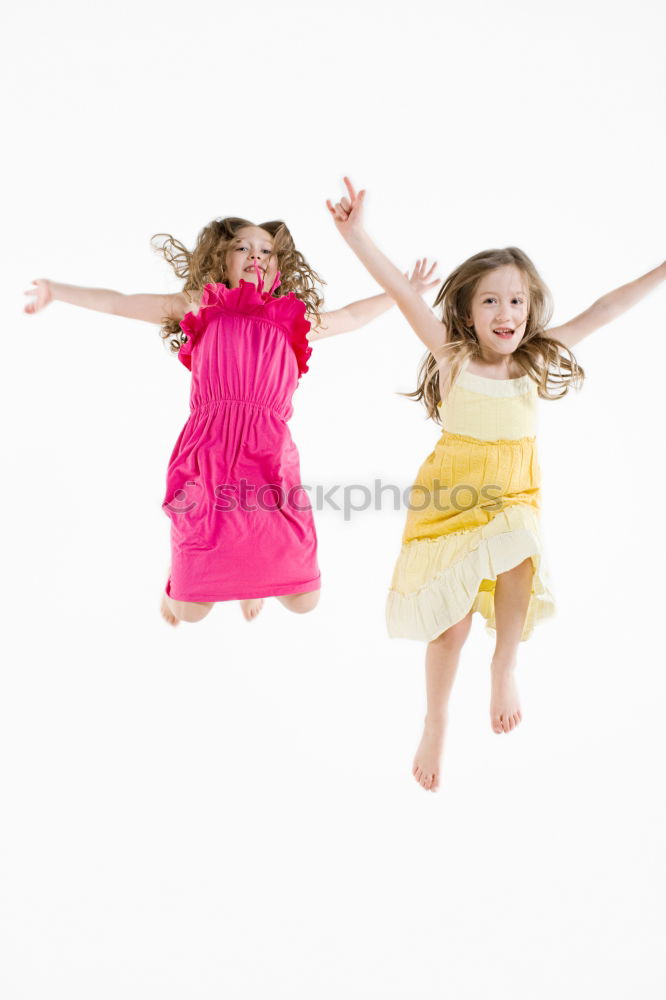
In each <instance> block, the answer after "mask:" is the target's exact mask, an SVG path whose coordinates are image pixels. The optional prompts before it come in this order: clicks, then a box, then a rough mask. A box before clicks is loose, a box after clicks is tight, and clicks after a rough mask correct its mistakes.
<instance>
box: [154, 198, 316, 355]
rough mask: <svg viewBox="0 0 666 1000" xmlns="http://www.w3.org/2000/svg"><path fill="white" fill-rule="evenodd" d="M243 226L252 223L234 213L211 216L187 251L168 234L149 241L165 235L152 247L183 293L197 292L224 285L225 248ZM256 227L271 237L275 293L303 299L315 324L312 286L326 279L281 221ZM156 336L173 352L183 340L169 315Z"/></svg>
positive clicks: (183, 336) (226, 248)
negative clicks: (276, 282)
mask: <svg viewBox="0 0 666 1000" xmlns="http://www.w3.org/2000/svg"><path fill="white" fill-rule="evenodd" d="M246 226H254V222H249V221H248V220H247V219H240V218H237V217H236V216H227V217H226V218H223V219H214V220H213V221H212V222H210V223H209V224H208V225H207V226H204V228H203V229H202V230H201V232H200V233H199V235H198V236H197V242H196V246H195V247H194V250H191V251H190V250H188V249H187V247H185V246H183V244H182V243H180V242H179V241H178V240H176V239H174V237H173V236H171V235H170V234H169V233H155V235H154V236H153V237H151V241H150V242H151V245H153V240H156V239H157V238H158V237H160V236H162V237H164V236H165V237H166V239H165V240H164V241H163V242H162V243H161V244H160V245H158V246H155V245H153V249H154V250H155V252H156V253H160V254H162V255H163V256H164V258H165V260H166V261H167V263H168V264H170V265H171V267H172V268H173V270H174V271H175V273H176V275H177V276H178V277H179V278H184V279H185V283H184V285H183V289H182V290H183V291H184V292H186V293H188V292H195V293H196V294H197V295H200V294H201V292H202V291H203V288H204V285H206V284H208V283H209V282H219V283H222V284H227V280H228V279H227V274H226V263H225V262H226V259H227V250H228V248H229V246H230V244H231V242H232V240H233V239H234V237H235V235H236V233H237V232H238V231H239V229H244V228H245V227H246ZM259 228H260V229H265V230H266V232H268V233H270V234H271V236H272V237H273V249H274V252H275V254H276V255H277V260H278V270H279V271H280V285H279V287H278V289H277V291H276V293H275V294H276V296H280V295H287V294H288V293H289V292H293V293H294V294H295V295H296V296H297V298H299V299H301V300H302V301H303V302H305V306H306V310H307V312H308V313H310V315H312V316H313V317H314V324H315V325H318V324H319V321H320V310H321V307H322V305H323V303H324V299H323V297H322V296H321V295H320V294H319V292H318V291H317V287H316V286H317V284H319V285H325V284H326V282H325V281H323V280H322V279H321V278H320V277H319V275H318V274H317V272H316V271H313V270H312V268H311V267H310V265H309V264H308V262H307V261H306V259H305V257H304V256H303V254H302V253H301V252H300V251H299V250H297V249H296V245H295V243H294V240H293V237H292V235H291V233H290V232H289V230H288V229H287V226H286V225H285V223H284V222H282V221H281V220H279V219H278V220H274V221H272V222H262V223H261V224H260V226H259ZM190 298H192V296H190ZM160 336H161V337H162V338H163V339H164V340H168V341H169V349H170V350H171V351H172V352H173V353H174V354H177V353H178V351H179V350H180V346H181V344H182V343H183V342H184V340H185V334H184V333H183V331H182V330H181V328H180V323H179V321H178V320H177V319H174V318H173V317H170V316H165V317H164V318H163V320H162V326H161V329H160Z"/></svg>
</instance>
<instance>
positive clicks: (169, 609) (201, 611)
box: [160, 593, 214, 625]
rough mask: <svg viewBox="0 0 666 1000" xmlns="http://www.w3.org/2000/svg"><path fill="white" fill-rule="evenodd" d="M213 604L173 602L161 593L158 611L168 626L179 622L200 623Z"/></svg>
mask: <svg viewBox="0 0 666 1000" xmlns="http://www.w3.org/2000/svg"><path fill="white" fill-rule="evenodd" d="M213 604H214V602H213V601H174V600H173V598H171V597H169V595H168V594H167V593H163V594H162V604H161V606H160V611H161V613H162V617H163V618H164V620H165V621H166V622H168V623H169V625H178V624H179V622H200V621H201V619H202V618H205V617H206V615H207V614H208V612H209V611H210V609H211V608H212V607H213Z"/></svg>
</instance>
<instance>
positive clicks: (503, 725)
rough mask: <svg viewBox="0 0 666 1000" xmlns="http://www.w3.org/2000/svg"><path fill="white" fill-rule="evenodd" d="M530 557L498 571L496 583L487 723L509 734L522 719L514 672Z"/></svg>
mask: <svg viewBox="0 0 666 1000" xmlns="http://www.w3.org/2000/svg"><path fill="white" fill-rule="evenodd" d="M533 572H534V566H533V564H532V559H531V558H527V559H525V560H524V561H523V562H521V563H520V564H519V565H518V566H514V567H513V569H510V570H507V572H506V573H498V575H497V583H496V584H495V624H496V627H497V638H496V641H495V652H494V654H493V658H492V661H491V664H490V675H491V680H492V690H491V695H490V724H491V727H492V730H493V732H495V733H510V732H511V730H512V729H515V728H516V726H517V725H518V723H519V722H520V721H521V719H522V717H523V716H522V712H521V710H520V702H519V700H518V687H517V685H516V678H515V671H516V659H517V653H518V643H519V642H520V637H521V635H522V632H523V626H524V624H525V615H526V614H527V608H528V606H529V603H530V593H531V590H532V575H533Z"/></svg>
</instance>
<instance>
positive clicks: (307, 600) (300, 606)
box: [278, 590, 321, 615]
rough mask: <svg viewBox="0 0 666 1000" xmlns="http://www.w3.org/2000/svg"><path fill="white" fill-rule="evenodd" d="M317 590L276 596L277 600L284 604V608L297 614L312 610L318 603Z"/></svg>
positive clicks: (318, 592)
mask: <svg viewBox="0 0 666 1000" xmlns="http://www.w3.org/2000/svg"><path fill="white" fill-rule="evenodd" d="M320 593H321V591H319V590H310V591H308V593H307V594H283V595H282V596H281V597H278V601H280V603H281V604H284V606H285V608H288V609H289V610H290V611H294V612H295V613H296V614H297V615H302V614H305V613H306V612H307V611H312V610H313V609H314V608H316V607H317V604H318V603H319V594H320Z"/></svg>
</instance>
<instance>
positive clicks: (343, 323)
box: [308, 258, 439, 340]
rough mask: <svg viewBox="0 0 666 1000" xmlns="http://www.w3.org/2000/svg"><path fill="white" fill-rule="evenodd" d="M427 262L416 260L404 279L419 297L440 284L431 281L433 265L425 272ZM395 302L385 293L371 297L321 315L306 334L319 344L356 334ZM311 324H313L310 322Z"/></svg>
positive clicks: (437, 280) (425, 260)
mask: <svg viewBox="0 0 666 1000" xmlns="http://www.w3.org/2000/svg"><path fill="white" fill-rule="evenodd" d="M427 264H428V260H427V258H423V260H418V261H417V262H416V265H415V267H414V270H413V271H412V274H411V277H410V276H409V272H405V277H406V278H407V280H408V281H409V282H410V284H411V285H412V287H413V288H414V289H415V290H416V292H418V294H419V295H424V294H425V292H427V291H429V290H430V289H431V288H434V287H435V285H438V284H439V278H435V279H433V280H431V275H432V272H433V271H434V270H435V267H436V266H437V264H436V262H435V264H433V265H432V267H431V268H430V270H428V271H426V267H427ZM394 305H395V302H394V301H393V299H392V298H391V296H390V295H388V293H387V292H382V293H381V294H380V295H373V296H371V298H369V299H359V300H358V301H357V302H350V303H349V305H347V306H343V308H342V309H334V310H332V311H331V312H328V313H322V314H321V317H320V323H319V325H318V326H315V325H313V326H312V328H311V329H310V332H309V333H308V340H321V339H322V338H323V337H334V336H335V335H336V334H338V333H349V332H350V331H351V330H358V329H359V327H361V326H365V325H366V323H369V322H370V321H371V320H373V319H375V318H376V317H377V316H381V314H382V313H385V312H386V311H387V310H388V309H392V308H393V306H394ZM311 322H312V320H311Z"/></svg>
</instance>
